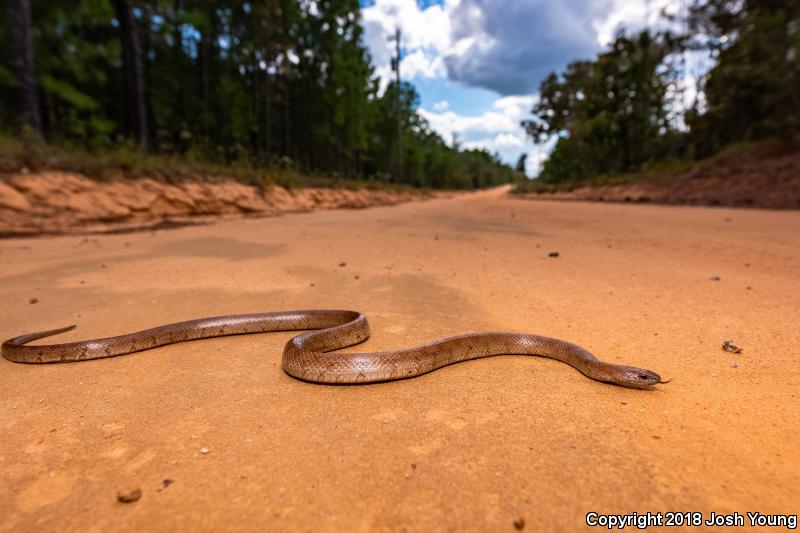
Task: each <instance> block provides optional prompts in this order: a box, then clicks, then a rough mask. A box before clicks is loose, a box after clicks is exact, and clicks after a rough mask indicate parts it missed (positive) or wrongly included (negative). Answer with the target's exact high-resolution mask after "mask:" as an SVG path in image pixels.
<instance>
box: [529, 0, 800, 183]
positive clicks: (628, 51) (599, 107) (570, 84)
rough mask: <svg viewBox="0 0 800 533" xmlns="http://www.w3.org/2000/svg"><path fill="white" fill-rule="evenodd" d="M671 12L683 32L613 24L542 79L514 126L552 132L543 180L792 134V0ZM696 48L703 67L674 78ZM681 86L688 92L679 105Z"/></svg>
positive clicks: (711, 2) (542, 136)
mask: <svg viewBox="0 0 800 533" xmlns="http://www.w3.org/2000/svg"><path fill="white" fill-rule="evenodd" d="M671 22H672V23H673V24H674V25H678V26H681V27H683V28H684V30H683V31H680V32H676V31H674V30H673V31H671V32H657V33H654V32H650V31H643V32H640V33H638V34H634V35H625V34H624V33H622V34H619V35H618V36H617V37H616V39H615V40H614V41H613V42H612V43H611V44H610V46H609V47H608V49H607V50H605V51H603V52H602V53H600V54H599V55H598V56H597V57H596V58H595V59H594V60H590V61H575V62H573V63H571V64H570V65H569V66H568V67H567V68H566V69H565V70H564V71H563V72H562V73H560V74H556V73H553V74H551V75H550V76H549V77H547V78H546V79H545V80H544V81H543V82H542V83H541V85H540V98H539V100H538V101H537V103H536V104H535V106H534V107H533V109H532V115H533V117H532V118H531V119H529V120H527V121H525V122H523V126H524V127H525V129H526V131H527V133H528V135H529V136H530V138H531V139H533V141H534V142H537V143H540V144H545V143H551V142H555V145H554V149H553V151H552V153H551V155H550V156H549V158H548V159H547V160H546V161H545V163H544V165H543V168H542V170H541V173H540V178H541V179H542V180H543V181H544V182H546V183H571V182H580V181H583V180H588V179H590V178H592V177H593V176H596V175H601V174H606V175H608V174H621V173H627V172H636V171H639V170H642V169H645V168H647V167H648V166H651V165H654V164H657V163H658V162H662V161H665V160H670V159H685V160H695V159H700V158H704V157H708V156H710V155H713V154H714V153H717V152H719V151H720V150H721V149H723V148H725V147H727V146H730V145H732V144H735V143H740V142H750V141H759V140H763V139H770V138H776V139H780V140H783V141H792V140H793V139H796V137H797V135H798V134H800V89H799V88H800V2H797V0H695V1H694V2H693V3H691V4H690V5H689V9H688V12H687V13H686V14H685V15H684V16H683V18H677V17H673V18H672V19H671ZM698 52H704V53H706V54H708V55H709V56H710V57H711V58H713V61H714V63H713V66H712V67H711V68H710V69H709V70H708V71H707V72H706V73H705V74H704V75H703V76H702V77H701V78H700V79H699V80H697V82H698V83H697V87H689V88H687V87H683V86H682V83H681V82H682V80H684V79H685V69H686V64H685V57H686V54H687V53H698ZM687 89H695V90H696V96H695V97H694V98H693V100H692V102H691V103H690V104H689V105H688V106H686V105H685V102H682V100H683V99H684V95H685V93H684V91H685V90H687Z"/></svg>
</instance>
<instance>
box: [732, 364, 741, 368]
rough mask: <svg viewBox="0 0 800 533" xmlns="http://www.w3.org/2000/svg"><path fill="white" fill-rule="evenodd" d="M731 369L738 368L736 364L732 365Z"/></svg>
mask: <svg viewBox="0 0 800 533" xmlns="http://www.w3.org/2000/svg"><path fill="white" fill-rule="evenodd" d="M731 368H739V366H738V365H737V364H736V363H733V364H732V365H731Z"/></svg>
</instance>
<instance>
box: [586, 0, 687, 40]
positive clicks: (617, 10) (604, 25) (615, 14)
mask: <svg viewBox="0 0 800 533" xmlns="http://www.w3.org/2000/svg"><path fill="white" fill-rule="evenodd" d="M684 4H685V2H683V0H644V1H639V2H631V1H630V0H613V2H612V6H611V8H610V9H609V11H608V16H607V17H606V18H605V19H600V20H597V21H595V22H594V24H593V26H594V29H595V31H596V32H597V43H598V44H600V45H601V46H605V45H607V44H608V43H610V42H611V41H613V40H614V36H615V35H616V33H617V31H619V30H620V29H621V28H624V29H627V30H633V31H637V30H642V29H644V28H651V29H655V30H660V29H665V28H667V27H668V26H670V23H669V22H668V21H667V20H666V19H665V18H664V17H662V13H668V14H670V15H677V14H679V12H680V11H681V10H682V9H683V8H684Z"/></svg>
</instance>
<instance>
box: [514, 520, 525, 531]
mask: <svg viewBox="0 0 800 533" xmlns="http://www.w3.org/2000/svg"><path fill="white" fill-rule="evenodd" d="M524 528H525V519H524V518H522V517H520V518H517V519H516V520H514V529H516V530H517V531H522V530H523V529H524Z"/></svg>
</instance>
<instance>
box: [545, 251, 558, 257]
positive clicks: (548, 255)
mask: <svg viewBox="0 0 800 533" xmlns="http://www.w3.org/2000/svg"><path fill="white" fill-rule="evenodd" d="M558 255H559V254H558V252H550V253H549V254H547V257H558Z"/></svg>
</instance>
